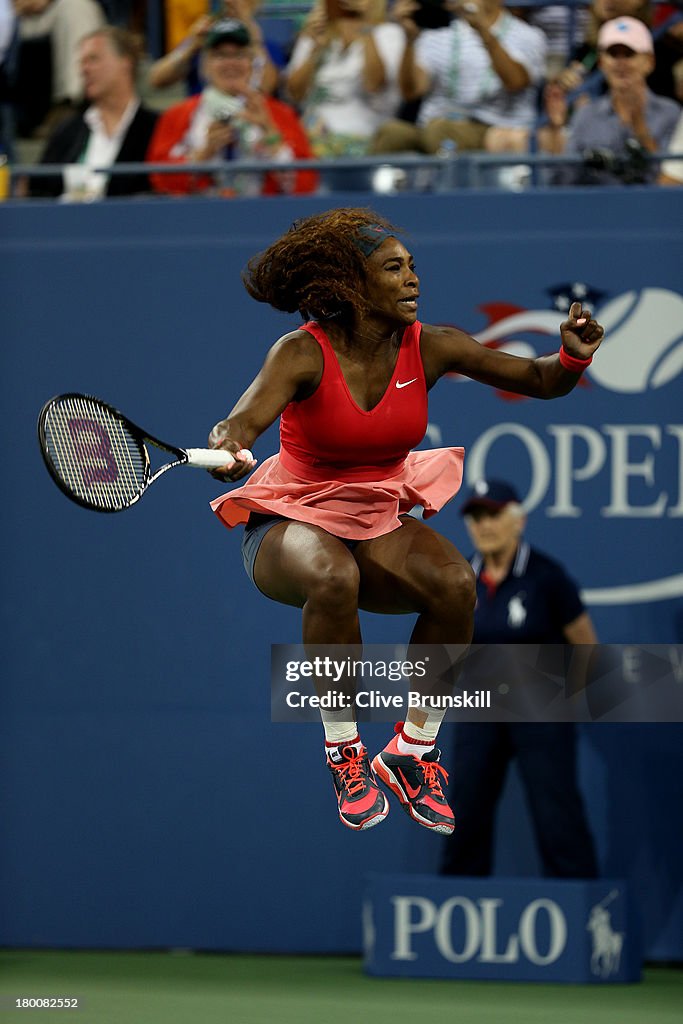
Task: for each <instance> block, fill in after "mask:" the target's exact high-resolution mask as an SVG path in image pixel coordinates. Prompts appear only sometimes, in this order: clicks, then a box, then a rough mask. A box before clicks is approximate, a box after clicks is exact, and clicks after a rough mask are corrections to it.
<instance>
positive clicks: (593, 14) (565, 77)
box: [556, 0, 652, 93]
mask: <svg viewBox="0 0 683 1024" xmlns="http://www.w3.org/2000/svg"><path fill="white" fill-rule="evenodd" d="M624 17H629V18H637V20H638V21H642V23H643V24H644V25H647V27H648V28H650V26H651V25H652V7H651V4H650V0H593V3H592V4H591V7H590V11H589V17H588V25H587V28H586V35H585V38H584V40H583V42H581V43H580V44H579V45H578V46H577V47H576V49H575V50H574V52H573V53H572V57H571V60H570V62H569V64H568V65H567V67H566V68H564V70H563V71H561V72H560V74H559V75H558V76H557V79H556V81H557V83H558V84H559V85H560V86H561V88H562V89H563V90H564V92H565V93H570V92H574V91H575V90H576V89H578V88H580V86H581V85H582V84H583V82H584V80H585V78H586V77H587V76H588V75H589V74H590V72H591V71H593V70H594V69H595V68H597V66H598V56H599V54H598V33H599V31H600V29H601V28H602V26H603V25H604V24H605V22H607V21H613V20H614V19H615V18H624Z"/></svg>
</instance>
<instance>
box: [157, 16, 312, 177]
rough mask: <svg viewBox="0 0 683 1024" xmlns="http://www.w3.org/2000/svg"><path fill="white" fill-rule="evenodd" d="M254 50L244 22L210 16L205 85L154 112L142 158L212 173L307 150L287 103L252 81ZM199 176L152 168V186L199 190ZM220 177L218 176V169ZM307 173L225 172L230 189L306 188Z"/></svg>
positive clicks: (303, 153)
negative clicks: (235, 163) (239, 162)
mask: <svg viewBox="0 0 683 1024" xmlns="http://www.w3.org/2000/svg"><path fill="white" fill-rule="evenodd" d="M253 70H254V48H253V46H252V43H251V36H250V34H249V30H248V28H247V26H246V25H245V24H244V23H243V22H241V21H237V19H235V18H229V19H225V20H223V21H219V22H216V23H215V24H214V25H213V27H212V29H211V31H210V32H209V33H208V34H207V36H206V39H205V41H204V48H203V53H202V72H203V75H204V77H205V79H206V82H207V86H206V88H205V89H204V90H203V91H202V92H201V93H200V94H199V95H198V96H191V97H190V98H189V99H187V100H183V101H182V102H181V103H177V104H176V105H175V106H172V107H169V109H168V110H167V111H165V113H164V114H162V116H161V117H160V118H159V123H158V124H157V127H156V131H155V132H154V137H153V139H152V144H151V146H150V149H149V153H148V159H149V160H150V161H151V162H153V163H175V164H186V163H203V162H207V161H211V162H213V163H215V165H216V171H217V172H219V171H220V168H221V167H222V166H223V167H224V166H225V163H226V162H227V161H230V160H234V159H236V158H240V157H241V158H244V159H251V160H264V161H267V162H269V163H278V164H288V163H289V162H290V161H291V160H292V159H302V158H303V159H305V158H307V157H310V156H311V155H312V154H311V148H310V144H309V142H308V139H307V138H306V133H305V132H304V130H303V128H302V126H301V124H300V122H299V119H298V118H297V116H296V114H295V112H294V111H293V110H292V108H291V107H289V106H287V105H286V104H285V103H281V102H280V101H279V100H276V99H273V98H272V97H271V96H264V94H263V93H262V92H260V91H259V90H258V89H255V88H254V87H253V85H252V84H251V83H252V76H253ZM214 177H215V176H211V175H206V174H188V173H182V174H168V175H167V174H155V175H153V176H152V181H153V183H154V187H155V189H156V190H157V191H158V192H171V193H176V194H183V193H188V192H204V191H206V190H207V189H211V188H212V186H213V185H214ZM218 177H220V175H218ZM316 185H317V176H316V175H315V174H314V173H313V172H312V171H297V172H295V173H292V172H268V173H266V174H261V173H254V172H243V173H240V174H239V175H235V176H233V177H232V178H231V185H230V189H229V190H228V191H229V193H231V194H235V193H237V194H248V195H259V194H261V193H262V194H264V195H272V194H276V193H282V192H311V191H313V190H314V189H315V187H316Z"/></svg>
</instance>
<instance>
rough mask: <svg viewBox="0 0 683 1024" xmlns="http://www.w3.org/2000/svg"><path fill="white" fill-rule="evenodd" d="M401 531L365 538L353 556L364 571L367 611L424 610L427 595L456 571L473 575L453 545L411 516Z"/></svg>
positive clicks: (362, 595)
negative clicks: (440, 581)
mask: <svg viewBox="0 0 683 1024" xmlns="http://www.w3.org/2000/svg"><path fill="white" fill-rule="evenodd" d="M401 521H402V523H403V526H401V528H400V529H398V530H393V531H392V532H391V533H387V534H385V535H384V536H383V537H375V538H374V539H373V540H364V541H361V543H360V544H359V545H358V546H357V548H356V549H355V552H354V555H355V558H356V562H357V564H358V568H359V570H360V598H359V605H360V607H361V608H363V609H364V610H365V611H371V612H380V613H382V614H385V615H386V614H390V615H391V614H403V613H406V612H408V613H409V612H421V611H423V610H424V596H425V594H426V593H429V592H430V590H431V589H432V588H433V587H434V586H435V585H437V584H438V580H439V579H440V577H442V576H444V575H445V574H446V573H447V572H448V571H449V569H450V568H451V567H453V566H458V567H462V568H463V569H465V570H467V571H470V567H469V563H468V562H467V559H465V558H464V557H463V556H462V555H461V554H460V552H459V551H458V549H457V548H456V547H455V545H454V544H451V542H450V541H449V540H446V538H445V537H442V536H441V534H439V533H437V532H436V531H435V530H432V529H431V527H429V526H426V525H425V523H423V522H421V521H420V520H418V519H414V518H413V517H412V516H402V517H401Z"/></svg>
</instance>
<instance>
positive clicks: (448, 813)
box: [372, 736, 455, 836]
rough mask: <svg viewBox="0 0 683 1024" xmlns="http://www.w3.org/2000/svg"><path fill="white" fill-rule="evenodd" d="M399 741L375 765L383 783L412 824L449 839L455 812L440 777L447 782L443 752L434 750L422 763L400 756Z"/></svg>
mask: <svg viewBox="0 0 683 1024" xmlns="http://www.w3.org/2000/svg"><path fill="white" fill-rule="evenodd" d="M397 743H398V737H396V736H394V738H393V739H392V740H391V742H390V743H389V744H388V745H387V746H386V747H385V748H384V750H382V751H381V752H380V753H379V754H378V755H377V757H376V758H375V759H374V760H373V762H372V767H373V769H374V771H375V773H376V775H377V777H378V778H379V779H380V781H381V782H383V783H384V784H385V785H386V786H388V787H389V789H390V790H391V792H392V793H394V794H395V796H397V797H398V798H399V800H400V801H401V804H402V806H403V809H404V811H405V812H406V813H407V814H409V815H410V817H411V818H412V819H413V821H417V822H418V824H420V825H424V826H425V828H429V829H431V830H432V832H439V833H441V834H442V835H445V836H449V835H450V834H451V832H452V831H453V829H454V827H455V821H454V818H453V811H452V810H451V809H450V807H449V806H448V803H447V802H446V798H445V796H444V795H443V792H442V790H441V782H440V780H439V775H443V777H444V781H445V782H448V775H447V773H446V769H445V768H442V766H441V765H440V764H439V758H440V756H441V753H440V751H438V750H432V751H430V752H429V753H428V754H425V755H424V757H423V758H422V759H420V758H419V757H414V756H413V755H412V754H400V753H399V751H398V746H397Z"/></svg>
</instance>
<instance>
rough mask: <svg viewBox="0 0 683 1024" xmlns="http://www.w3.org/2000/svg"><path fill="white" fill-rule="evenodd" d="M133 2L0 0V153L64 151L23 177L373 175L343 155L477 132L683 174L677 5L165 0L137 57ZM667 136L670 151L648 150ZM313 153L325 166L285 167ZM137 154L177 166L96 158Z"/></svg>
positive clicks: (366, 179) (344, 180)
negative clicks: (158, 48)
mask: <svg viewBox="0 0 683 1024" xmlns="http://www.w3.org/2000/svg"><path fill="white" fill-rule="evenodd" d="M145 7H146V5H145V4H142V3H136V2H135V0H0V155H2V153H5V154H6V155H7V157H8V158H9V159H10V160H11V159H16V156H15V151H16V142H17V140H22V139H33V140H36V139H38V140H41V143H42V146H43V148H42V153H41V156H40V162H41V163H43V164H46V165H48V164H60V165H68V166H67V168H66V170H65V172H64V174H62V173H61V171H60V173H55V174H54V175H50V176H47V177H45V176H40V175H37V174H36V175H34V176H33V177H32V178H31V179H30V180H26V179H24V180H23V181H20V182H19V184H18V186H17V190H16V192H15V194H17V195H22V194H23V195H34V196H54V197H62V198H64V199H72V200H75V199H92V198H100V197H103V196H114V195H129V194H137V193H144V192H156V193H163V194H183V195H185V194H191V193H192V194H194V193H202V194H205V193H211V194H216V193H218V194H223V195H226V196H232V195H260V194H263V195H275V194H282V193H301V192H313V191H316V190H320V189H322V190H325V189H328V190H329V189H330V188H332V189H334V188H337V187H338V188H343V189H348V188H359V187H360V188H367V187H372V185H373V182H374V184H375V185H377V187H379V186H378V184H377V178H376V177H373V175H375V174H376V170H377V160H374V161H369V162H368V161H367V159H366V161H365V163H363V162H362V159H361V162H360V163H359V171H358V172H357V173H356V172H353V171H352V172H351V173H349V161H351V165H353V161H354V159H355V158H368V157H379V156H381V157H382V159H383V160H386V161H387V164H388V165H389V166H391V157H392V155H394V156H396V154H403V155H404V156H405V154H406V153H417V154H423V155H426V156H432V155H435V154H436V155H439V156H441V157H443V156H444V155H448V156H457V155H458V154H460V153H465V154H467V153H468V152H469V153H471V152H474V151H478V152H484V153H494V154H501V153H502V154H506V153H509V154H516V156H515V157H514V160H516V161H517V163H519V162H520V161H521V160H522V159H523V155H524V154H525V153H526V154H538V153H540V154H548V156H549V157H550V158H557V157H562V156H563V155H564V156H567V157H572V158H574V159H573V160H572V161H568V160H567V161H564V162H563V161H562V160H558V159H548V161H547V165H548V166H547V167H544V168H543V170H542V175H543V177H542V178H541V180H542V181H543V182H544V183H546V184H568V183H570V184H576V183H580V184H601V183H610V184H615V183H618V184H630V183H641V182H652V181H659V182H660V183H662V184H680V183H681V181H682V180H683V160H676V159H674V158H673V157H674V155H675V154H676V153H679V152H681V148H682V144H681V135H682V134H683V128H682V126H681V102H682V101H683V11H681V9H680V8H679V7H677V6H672V7H669V6H666V5H665V4H663V3H651V2H650V0H592V3H591V4H590V6H586V7H576V6H573V5H563V4H552V5H545V6H531V7H529V6H525V7H519V8H516V7H514V6H511V5H510V3H509V2H507V3H504V0H315V2H314V3H313V5H312V6H311V7H310V8H309V9H308V10H307V13H303V14H301V16H299V17H298V18H295V17H292V16H287V17H283V18H282V19H280V20H279V21H278V19H276V18H273V16H272V13H273V11H274V10H276V7H275V4H269V5H268V8H267V13H268V17H263V16H262V15H261V12H260V8H259V5H258V0H213V2H207V0H166V2H165V4H164V13H165V29H166V47H167V49H166V53H165V54H164V55H162V56H161V57H159V58H158V59H157V60H156V61H154V62H153V63H151V65H150V62H149V59H147V61H146V63H145V67H144V71H140V66H141V65H140V58H141V57H142V56H143V54H144V44H143V42H142V31H144V28H145ZM276 24H279V25H280V27H282V26H288V27H289V28H290V32H289V34H288V36H287V37H285V36H283V33H282V32H281V31H280V32H277V33H274V32H273V26H274V25H276ZM270 35H273V38H270ZM283 39H284V41H283ZM147 90H155V95H156V96H162V97H163V95H164V90H167V91H169V102H168V104H166V105H165V109H162V110H161V112H159V111H158V110H154V111H153V110H151V109H147V107H146V106H145V103H144V102H143V101H142V100H141V95H142V96H145V95H146V94H147ZM179 90H181V91H182V92H183V93H184V94H185V98H184V99H182V100H181V101H180V102H177V96H178V91H179ZM171 96H172V97H173V98H171ZM162 106H164V105H163V103H162ZM663 153H667V154H669V155H670V157H671V158H670V159H668V160H667V161H666V163H665V164H664V165H660V164H659V163H658V162H657V161H653V160H652V159H649V157H650V155H651V154H663ZM309 158H315V159H316V160H319V161H322V165H323V168H325V169H324V170H323V171H321V172H318V171H316V170H308V169H298V170H297V169H288V165H289V164H290V163H291V161H292V160H306V159H309ZM339 158H344V163H343V167H342V170H340V171H337V170H336V166H337V164H338V162H339ZM145 161H147V162H151V163H153V164H155V165H159V164H169V165H170V164H173V165H178V170H177V171H174V172H173V173H161V171H160V170H158V168H156V169H154V170H153V171H152V172H151V173H150V174H144V173H140V172H139V170H138V171H137V172H136V173H131V174H124V175H117V174H112V175H107V174H106V173H102V172H101V169H102V168H106V167H109V166H111V165H112V164H114V163H138V164H139V163H143V162H145ZM234 161H238V162H239V166H235V167H234V168H232V169H231V166H230V165H231V163H234ZM511 162H512V157H511ZM260 163H266V164H268V165H270V166H269V168H268V169H266V170H263V171H261V170H260V169H259V166H258V165H259V164H260ZM399 163H400V161H399ZM183 164H187V165H199V166H198V167H197V168H196V169H194V168H193V169H191V170H189V171H187V170H184V169H183V170H181V169H180V165H183ZM328 164H329V171H328V170H327V169H326V168H327V165H328ZM241 165H244V167H242V166H241ZM280 168H282V169H280ZM98 170H99V173H98ZM433 173H436V172H433ZM384 180H385V181H386V180H387V179H386V177H385V178H384ZM401 180H402V179H401V178H400V176H399V177H395V178H392V179H390V182H393V183H396V182H399V181H401ZM403 180H405V175H404V177H403ZM426 180H427V182H428V183H429V181H430V180H433V179H429V178H427V179H426ZM500 181H501V182H502V181H503V179H502V178H501V179H500ZM427 187H428V186H427Z"/></svg>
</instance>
